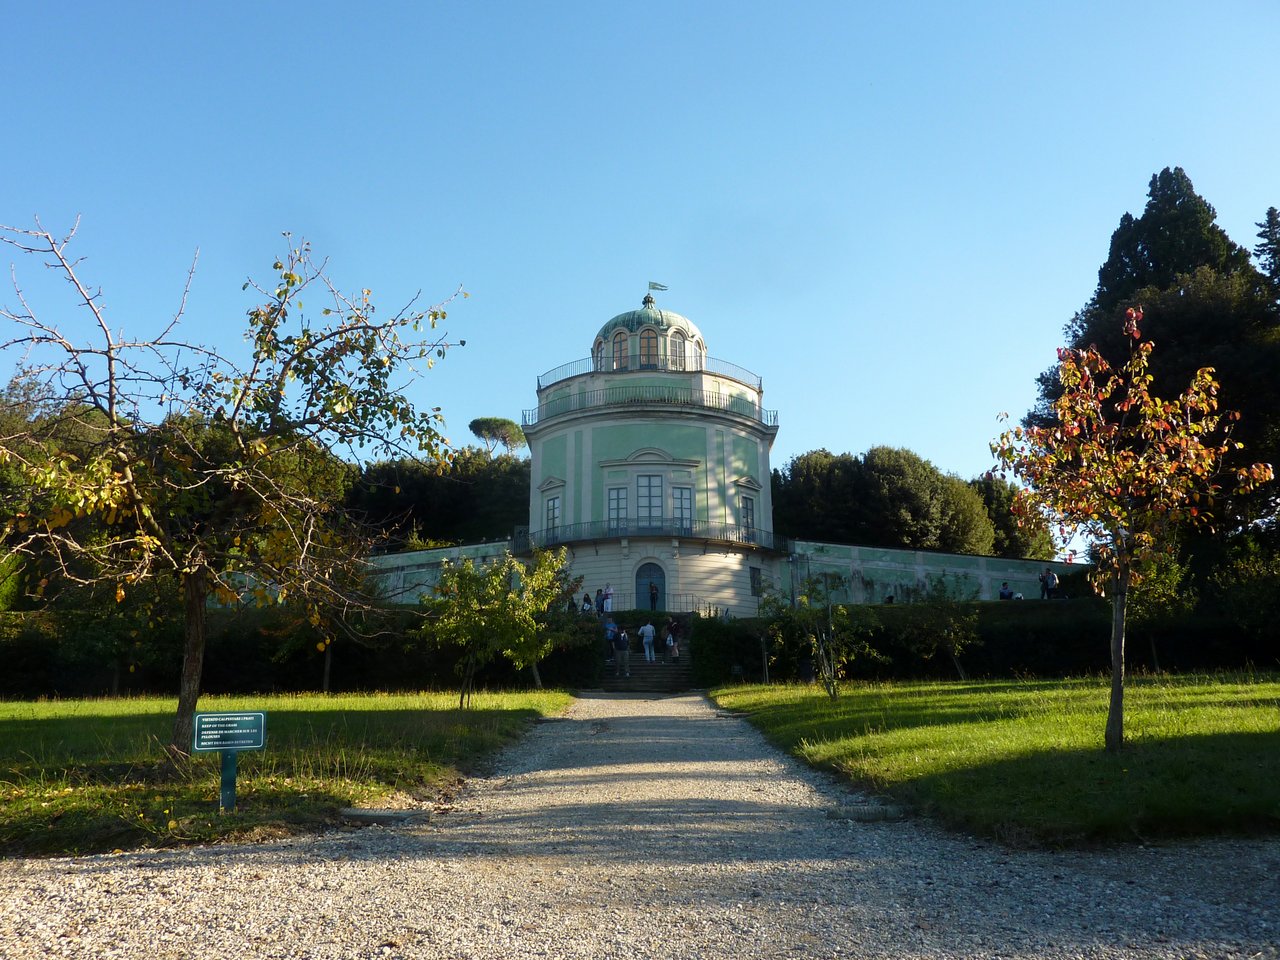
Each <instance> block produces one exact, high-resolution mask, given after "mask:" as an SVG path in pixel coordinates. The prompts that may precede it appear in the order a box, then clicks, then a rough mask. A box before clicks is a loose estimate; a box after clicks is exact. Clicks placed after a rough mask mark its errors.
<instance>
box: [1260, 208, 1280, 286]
mask: <svg viewBox="0 0 1280 960" xmlns="http://www.w3.org/2000/svg"><path fill="white" fill-rule="evenodd" d="M1255 226H1257V227H1259V228H1260V229H1259V230H1258V239H1259V240H1260V241H1261V242H1260V243H1259V244H1258V245H1257V246H1256V247H1254V248H1253V255H1254V256H1255V257H1257V258H1258V266H1259V267H1260V268H1261V269H1262V272H1263V274H1264V275H1265V276H1266V278H1267V279H1268V280H1270V281H1271V294H1272V296H1275V297H1280V210H1277V209H1276V208H1275V207H1268V208H1267V215H1266V217H1265V218H1264V219H1263V220H1262V221H1261V222H1259V223H1257V224H1255Z"/></svg>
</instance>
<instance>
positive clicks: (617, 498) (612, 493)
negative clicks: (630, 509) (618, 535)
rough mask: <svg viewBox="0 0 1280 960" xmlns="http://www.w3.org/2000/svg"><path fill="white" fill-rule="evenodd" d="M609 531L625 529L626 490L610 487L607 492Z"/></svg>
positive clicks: (624, 488)
mask: <svg viewBox="0 0 1280 960" xmlns="http://www.w3.org/2000/svg"><path fill="white" fill-rule="evenodd" d="M609 529H610V531H616V530H626V529H627V488H626V487H612V488H610V490H609Z"/></svg>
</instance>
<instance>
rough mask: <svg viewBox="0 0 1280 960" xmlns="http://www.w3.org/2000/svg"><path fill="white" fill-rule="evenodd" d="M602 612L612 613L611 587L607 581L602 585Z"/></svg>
mask: <svg viewBox="0 0 1280 960" xmlns="http://www.w3.org/2000/svg"><path fill="white" fill-rule="evenodd" d="M604 612H605V613H613V587H612V586H611V585H610V584H607V583H606V584H605V585H604Z"/></svg>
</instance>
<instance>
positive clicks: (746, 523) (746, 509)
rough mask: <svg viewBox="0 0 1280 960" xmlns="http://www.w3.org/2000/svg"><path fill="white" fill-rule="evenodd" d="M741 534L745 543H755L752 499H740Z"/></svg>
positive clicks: (754, 503)
mask: <svg viewBox="0 0 1280 960" xmlns="http://www.w3.org/2000/svg"><path fill="white" fill-rule="evenodd" d="M742 534H743V539H744V540H746V541H747V543H755V540H756V501H755V499H754V498H753V497H743V498H742Z"/></svg>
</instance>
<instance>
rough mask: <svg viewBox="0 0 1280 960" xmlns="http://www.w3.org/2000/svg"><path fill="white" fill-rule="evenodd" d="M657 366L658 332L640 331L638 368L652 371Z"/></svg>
mask: <svg viewBox="0 0 1280 960" xmlns="http://www.w3.org/2000/svg"><path fill="white" fill-rule="evenodd" d="M657 365H658V332H657V331H656V330H641V331H640V367H641V368H642V369H645V370H652V369H654V368H655V367H657Z"/></svg>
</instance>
